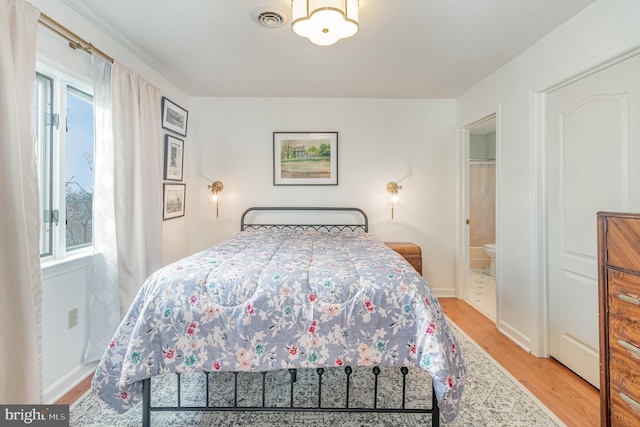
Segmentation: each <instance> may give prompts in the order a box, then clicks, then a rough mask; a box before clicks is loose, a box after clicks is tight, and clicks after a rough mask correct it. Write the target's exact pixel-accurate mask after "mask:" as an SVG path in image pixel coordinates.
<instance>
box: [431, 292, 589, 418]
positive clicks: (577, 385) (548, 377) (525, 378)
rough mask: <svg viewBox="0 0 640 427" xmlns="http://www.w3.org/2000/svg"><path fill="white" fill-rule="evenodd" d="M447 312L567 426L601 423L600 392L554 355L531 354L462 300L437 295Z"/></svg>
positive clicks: (450, 317) (454, 321)
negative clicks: (549, 357) (548, 357)
mask: <svg viewBox="0 0 640 427" xmlns="http://www.w3.org/2000/svg"><path fill="white" fill-rule="evenodd" d="M439 300H440V304H441V305H442V308H443V310H444V312H445V313H446V315H447V316H448V317H449V319H451V320H452V321H453V323H455V324H456V325H458V326H459V327H460V329H462V330H463V331H464V332H465V333H466V334H467V335H469V337H471V338H472V339H473V340H474V341H475V342H476V343H478V345H479V346H480V347H482V348H483V349H484V350H485V351H486V352H487V353H489V354H490V355H491V357H493V358H494V359H495V360H496V361H498V363H500V365H502V367H503V368H505V369H506V370H507V371H508V372H509V373H510V374H511V375H513V376H514V377H515V378H516V379H517V380H518V381H520V382H521V383H522V384H523V385H524V386H525V387H526V388H527V389H528V390H529V391H530V392H531V393H533V394H534V395H535V396H536V397H537V398H538V399H539V400H540V401H541V402H542V403H543V404H544V405H545V406H546V407H547V408H549V409H550V410H551V411H552V412H553V413H554V414H556V416H557V417H558V418H560V420H562V422H564V423H565V424H566V425H567V426H570V427H571V426H580V427H585V426H598V425H600V392H599V391H598V389H596V388H595V387H593V386H592V385H591V384H589V383H588V382H586V381H585V380H583V379H582V378H580V377H579V376H577V375H576V374H574V373H573V372H572V371H570V370H569V369H567V368H566V367H565V366H564V365H562V364H560V363H559V362H557V361H556V360H555V359H544V358H539V357H535V356H532V355H531V354H530V353H527V352H526V351H524V350H523V349H522V348H520V347H519V346H518V345H517V344H515V343H514V342H513V341H511V340H510V339H509V338H507V337H506V336H505V335H503V334H502V333H501V332H500V331H498V329H497V328H496V325H495V323H493V322H491V321H490V320H489V319H488V318H486V317H485V316H483V315H482V314H480V312H478V311H477V310H475V309H474V308H473V307H471V306H470V305H469V304H467V303H466V302H464V301H463V300H459V299H456V298H440V299H439Z"/></svg>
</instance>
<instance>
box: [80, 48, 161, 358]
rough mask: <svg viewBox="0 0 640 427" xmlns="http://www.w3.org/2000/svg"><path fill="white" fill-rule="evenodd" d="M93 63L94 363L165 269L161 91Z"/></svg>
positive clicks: (117, 68) (118, 67) (90, 351)
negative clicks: (155, 274)
mask: <svg viewBox="0 0 640 427" xmlns="http://www.w3.org/2000/svg"><path fill="white" fill-rule="evenodd" d="M94 56H95V55H94ZM92 63H93V72H94V108H95V113H96V135H97V136H96V170H95V175H96V186H95V195H94V203H95V206H94V220H95V222H96V223H95V224H94V230H95V231H94V266H93V268H94V269H93V272H94V277H93V291H92V298H91V334H90V340H89V345H88V347H87V350H86V352H85V361H86V362H89V361H93V360H97V359H99V358H100V357H101V356H102V354H103V353H104V350H105V349H106V347H107V345H108V342H109V340H110V339H111V337H112V335H113V333H114V332H115V329H116V327H117V326H118V323H119V321H120V319H121V318H122V317H124V315H125V314H126V312H127V310H128V308H129V306H130V305H131V302H132V301H133V299H134V297H135V295H136V294H137V293H138V290H139V289H140V287H141V286H142V284H143V282H144V281H145V279H146V278H147V277H148V276H149V275H150V274H151V273H153V272H154V271H155V270H157V269H158V268H160V266H161V264H162V251H161V248H162V184H161V183H162V174H161V160H160V159H161V156H160V153H161V147H162V135H161V133H160V128H161V126H160V114H161V110H160V108H161V106H160V100H161V97H160V90H159V89H158V88H156V87H155V86H153V85H152V84H150V83H149V82H147V81H146V80H144V79H143V78H141V77H140V76H139V75H138V74H136V73H135V72H133V71H132V70H130V69H128V68H127V67H125V66H124V65H122V64H120V63H118V62H116V61H114V63H113V64H112V65H110V64H107V63H105V61H102V60H99V59H97V58H95V59H92ZM109 65H110V66H109ZM109 68H110V72H109ZM109 76H110V79H109ZM109 86H110V88H109ZM109 89H110V90H109Z"/></svg>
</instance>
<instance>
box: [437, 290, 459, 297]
mask: <svg viewBox="0 0 640 427" xmlns="http://www.w3.org/2000/svg"><path fill="white" fill-rule="evenodd" d="M431 290H432V291H433V293H434V294H435V296H436V297H437V298H457V296H456V290H455V289H450V288H431Z"/></svg>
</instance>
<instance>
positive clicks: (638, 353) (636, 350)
mask: <svg viewBox="0 0 640 427" xmlns="http://www.w3.org/2000/svg"><path fill="white" fill-rule="evenodd" d="M618 344H620V346H621V347H623V348H626V349H627V350H629V351H630V352H631V353H632V356H633V357H637V358H640V347H638V346H635V345H633V344H631V343H628V342H626V341H624V340H618Z"/></svg>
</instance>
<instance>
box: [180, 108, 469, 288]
mask: <svg viewBox="0 0 640 427" xmlns="http://www.w3.org/2000/svg"><path fill="white" fill-rule="evenodd" d="M190 104H191V111H192V115H191V117H192V119H191V124H190V132H192V133H191V139H190V144H189V145H187V146H186V148H185V152H186V155H187V156H188V158H189V164H190V167H189V170H188V171H189V178H188V180H189V185H188V188H187V193H188V194H187V213H186V214H187V216H188V217H189V228H190V229H189V249H190V251H191V252H195V251H197V250H201V249H204V248H206V247H209V246H211V245H213V244H215V243H218V242H220V241H222V240H224V239H226V238H229V237H231V236H232V235H234V234H235V233H237V232H238V230H239V226H240V214H241V213H242V212H243V211H244V210H245V209H246V208H248V207H250V206H272V205H274V206H295V205H298V206H356V207H360V208H363V209H364V210H365V211H366V212H367V213H368V215H369V220H370V232H371V233H372V234H374V235H376V236H377V237H379V238H380V239H381V240H384V241H413V242H415V243H417V244H419V245H420V246H421V247H422V250H423V259H424V268H423V274H424V277H425V278H426V279H427V280H428V281H429V282H430V284H431V286H432V287H433V288H434V289H435V290H436V291H437V293H438V294H439V295H454V293H455V228H454V217H453V215H452V212H454V209H455V194H456V189H455V144H454V135H455V101H451V100H381V99H273V98H270V99H266V98H265V99H248V98H192V99H191V103H190ZM274 131H300V132H304V131H337V132H338V133H339V135H338V138H339V142H338V153H339V157H338V169H339V171H338V176H339V185H338V186H327V187H285V186H274V185H273V140H272V133H273V132H274ZM215 180H220V181H222V182H223V184H224V190H223V191H222V193H221V194H220V202H219V203H220V217H219V218H218V219H216V218H215V206H214V203H213V202H212V200H211V194H210V193H209V191H208V190H207V185H208V184H210V183H211V182H213V181H215ZM389 181H397V182H398V183H399V184H400V185H402V186H403V190H402V191H401V192H400V197H401V206H399V207H398V208H397V209H396V215H395V219H394V220H393V221H392V220H391V210H390V205H389V196H390V195H389V193H388V192H387V191H386V185H387V183H388V182H389Z"/></svg>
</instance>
